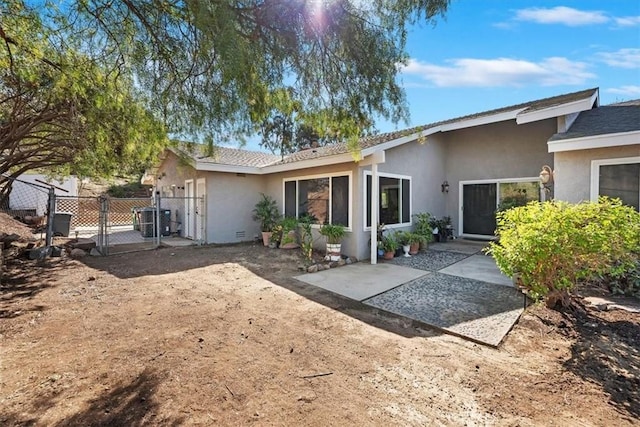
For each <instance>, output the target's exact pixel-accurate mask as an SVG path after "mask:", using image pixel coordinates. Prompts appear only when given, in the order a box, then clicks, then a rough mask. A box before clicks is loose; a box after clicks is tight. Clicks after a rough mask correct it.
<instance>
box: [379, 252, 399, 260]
mask: <svg viewBox="0 0 640 427" xmlns="http://www.w3.org/2000/svg"><path fill="white" fill-rule="evenodd" d="M395 254H396V253H395V251H394V252H385V253H384V255H382V258H384V259H393V257H394V255H395Z"/></svg>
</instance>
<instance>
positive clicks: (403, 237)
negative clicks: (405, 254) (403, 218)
mask: <svg viewBox="0 0 640 427" xmlns="http://www.w3.org/2000/svg"><path fill="white" fill-rule="evenodd" d="M409 235H410V233H409V232H408V231H397V232H396V235H395V239H396V242H398V244H399V245H401V246H405V245H410V244H411V243H410V242H409Z"/></svg>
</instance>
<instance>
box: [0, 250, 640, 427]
mask: <svg viewBox="0 0 640 427" xmlns="http://www.w3.org/2000/svg"><path fill="white" fill-rule="evenodd" d="M297 267H298V252H297V251H293V252H290V251H284V250H276V249H268V248H264V247H262V246H258V245H238V246H228V247H201V248H197V247H189V248H180V249H178V248H164V249H159V250H154V251H148V252H140V253H132V254H123V255H115V256H111V257H107V258H85V259H83V260H82V261H73V260H69V259H64V258H63V259H60V258H58V259H55V258H54V259H49V260H47V261H46V264H45V265H42V266H39V265H38V264H37V263H36V261H27V260H21V261H19V262H18V263H17V264H13V265H11V266H9V267H8V271H6V272H5V278H4V281H3V283H2V285H1V288H0V298H1V301H0V425H2V426H14V425H29V426H31V425H38V426H40V425H42V426H45V425H46V426H76V425H104V426H118V425H123V426H139V425H309V426H313V425H317V426H324V425H381V426H389V425H401V426H412V425H413V426H423V425H509V426H511V425H514V426H515V425H517V426H534V425H535V426H539V425H561V426H568V425H570V426H573V425H582V426H591V425H594V426H614V425H615V426H628V425H639V424H640V421H639V419H640V326H639V323H640V322H639V320H640V316H638V315H634V314H630V313H628V312H624V311H620V310H612V311H596V310H593V309H590V308H589V309H581V310H575V311H571V312H567V313H564V314H561V313H558V312H553V311H549V310H546V309H544V308H542V307H531V308H529V309H528V310H527V311H526V312H525V314H524V315H523V317H522V318H521V320H520V322H519V323H518V324H517V325H516V326H515V328H514V330H513V331H512V332H511V333H510V334H509V336H508V337H507V339H506V341H505V342H504V343H503V345H502V346H501V347H500V348H499V349H497V350H496V349H493V348H489V347H484V346H480V345H477V344H473V343H470V342H467V341H464V340H462V339H459V338H456V337H453V336H449V335H443V334H441V333H439V332H436V331H432V330H428V329H426V328H424V329H423V328H420V327H418V325H416V324H413V323H411V322H410V321H406V320H403V319H401V318H398V317H394V316H392V315H389V314H385V313H381V312H378V311H376V310H374V309H372V308H368V307H365V306H363V305H361V304H359V303H357V302H354V301H350V300H347V299H344V298H340V297H338V296H335V295H331V294H329V293H328V292H326V291H322V290H320V289H312V288H310V286H308V285H303V284H302V283H300V282H297V281H296V280H295V279H293V278H292V276H294V275H296V274H298V272H297ZM341 268H349V267H348V266H346V267H341Z"/></svg>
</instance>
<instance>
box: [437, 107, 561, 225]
mask: <svg viewBox="0 0 640 427" xmlns="http://www.w3.org/2000/svg"><path fill="white" fill-rule="evenodd" d="M555 132H556V120H555V119H549V120H544V121H540V122H534V123H528V124H523V125H518V124H516V122H515V121H514V120H511V121H504V122H499V123H493V124H489V125H484V126H476V127H472V128H467V129H461V130H456V131H452V132H448V133H446V134H444V135H443V136H442V137H443V142H444V146H445V170H446V174H445V179H446V180H447V181H448V182H449V185H450V189H449V193H448V194H447V195H446V196H445V199H446V201H445V206H446V214H447V215H449V216H451V218H452V223H453V225H454V228H455V229H456V233H458V234H459V224H460V222H459V219H460V213H461V206H460V202H459V196H460V189H459V183H460V181H472V180H484V179H507V178H525V177H537V176H538V175H539V173H540V169H541V167H542V166H543V165H549V166H551V167H553V155H552V154H549V153H548V150H547V140H548V139H549V138H550V137H551V135H553V134H554V133H555Z"/></svg>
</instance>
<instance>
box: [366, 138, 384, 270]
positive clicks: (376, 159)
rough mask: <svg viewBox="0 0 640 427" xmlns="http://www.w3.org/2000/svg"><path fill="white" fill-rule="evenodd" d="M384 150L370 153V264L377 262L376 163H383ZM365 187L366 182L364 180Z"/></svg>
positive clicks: (377, 193) (377, 186)
mask: <svg viewBox="0 0 640 427" xmlns="http://www.w3.org/2000/svg"><path fill="white" fill-rule="evenodd" d="M384 154H385V152H384V150H382V151H376V152H375V153H373V154H372V155H371V248H370V249H371V253H370V256H371V265H375V264H377V263H378V211H379V203H380V202H379V200H378V195H379V194H380V183H379V179H378V164H379V163H384V161H385V155H384ZM365 188H366V182H365Z"/></svg>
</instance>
